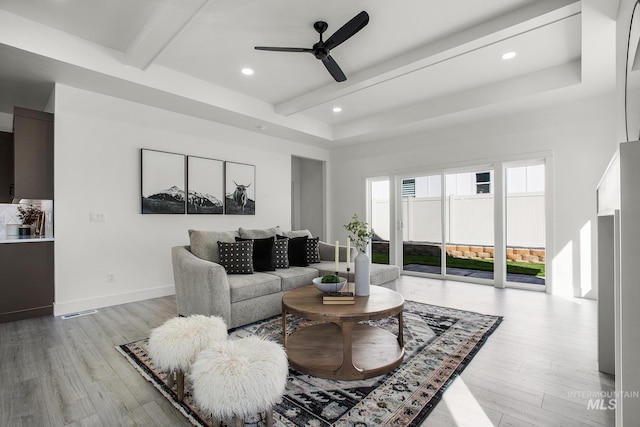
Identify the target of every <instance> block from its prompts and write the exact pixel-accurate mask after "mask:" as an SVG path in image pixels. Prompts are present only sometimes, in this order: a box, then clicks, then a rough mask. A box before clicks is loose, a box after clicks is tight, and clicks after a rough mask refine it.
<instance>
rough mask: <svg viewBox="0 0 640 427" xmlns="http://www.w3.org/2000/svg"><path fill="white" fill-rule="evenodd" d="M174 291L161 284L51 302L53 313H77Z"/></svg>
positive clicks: (168, 293)
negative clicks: (111, 293) (118, 292)
mask: <svg viewBox="0 0 640 427" xmlns="http://www.w3.org/2000/svg"><path fill="white" fill-rule="evenodd" d="M175 293H176V288H175V286H173V285H171V286H163V287H160V288H151V289H144V290H141V291H136V292H126V293H122V294H115V295H105V296H101V297H96V298H87V299H82V300H75V301H63V302H55V303H54V304H53V315H54V316H62V315H63V314H69V313H77V312H80V311H85V310H93V309H96V308H102V307H109V306H112V305H119V304H126V303H129V302H136V301H143V300H146V299H151V298H159V297H164V296H167V295H174V294H175Z"/></svg>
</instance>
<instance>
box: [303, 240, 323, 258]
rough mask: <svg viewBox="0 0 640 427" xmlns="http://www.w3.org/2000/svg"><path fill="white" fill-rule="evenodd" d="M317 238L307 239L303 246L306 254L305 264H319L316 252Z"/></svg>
mask: <svg viewBox="0 0 640 427" xmlns="http://www.w3.org/2000/svg"><path fill="white" fill-rule="evenodd" d="M319 241H320V238H319V237H313V238H307V245H306V246H305V248H306V252H307V263H308V264H315V263H318V262H320V251H319V250H318V242H319Z"/></svg>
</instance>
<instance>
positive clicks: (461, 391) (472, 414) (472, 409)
mask: <svg viewBox="0 0 640 427" xmlns="http://www.w3.org/2000/svg"><path fill="white" fill-rule="evenodd" d="M442 401H443V402H444V403H445V405H446V406H447V409H448V410H449V413H451V417H452V418H453V420H454V421H455V424H456V425H457V426H459V427H466V426H470V427H471V426H473V427H485V426H486V427H493V423H492V422H491V420H490V419H489V417H488V416H487V414H485V412H484V411H483V410H482V407H480V404H479V403H478V401H477V400H476V398H475V397H473V394H472V393H471V391H470V390H469V388H468V387H467V385H466V384H465V382H464V380H463V379H462V378H460V377H457V378H456V379H455V380H454V381H453V383H451V385H450V386H449V388H448V389H447V391H446V392H445V393H444V395H443V396H442Z"/></svg>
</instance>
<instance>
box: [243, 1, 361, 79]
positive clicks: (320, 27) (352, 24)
mask: <svg viewBox="0 0 640 427" xmlns="http://www.w3.org/2000/svg"><path fill="white" fill-rule="evenodd" d="M368 23H369V14H368V13H367V12H365V11H362V12H360V13H359V14H357V15H356V16H354V17H353V18H351V20H350V21H349V22H347V23H346V24H344V25H343V26H342V27H340V28H339V29H338V31H336V32H335V33H333V34H332V35H331V37H329V38H328V39H327V40H326V41H324V40H322V34H323V33H324V32H325V31H327V28H328V27H329V24H327V23H326V22H324V21H317V22H315V23H314V24H313V28H314V29H315V30H316V31H317V32H318V34H320V40H319V41H318V42H317V43H316V44H314V45H313V47H312V48H310V49H309V48H302V47H271V46H256V47H255V49H256V50H268V51H272V52H302V53H311V54H313V56H315V57H316V58H317V59H319V60H320V61H322V63H323V64H324V66H325V68H326V69H327V71H329V74H331V76H332V77H333V78H334V80H335V81H337V82H343V81H345V80H347V76H345V74H344V73H343V72H342V70H341V69H340V66H339V65H338V63H337V62H336V61H335V60H334V59H333V58H332V57H331V55H330V52H331V49H333V48H336V47H338V46H339V45H341V44H342V43H344V42H345V41H346V40H348V39H349V38H351V37H352V36H353V35H354V34H356V33H357V32H358V31H360V30H361V29H363V28H364V27H365V26H366V25H367V24H368Z"/></svg>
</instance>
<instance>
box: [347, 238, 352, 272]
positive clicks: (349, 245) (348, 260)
mask: <svg viewBox="0 0 640 427" xmlns="http://www.w3.org/2000/svg"><path fill="white" fill-rule="evenodd" d="M350 262H351V239H350V238H348V237H347V268H349V263H350Z"/></svg>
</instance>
